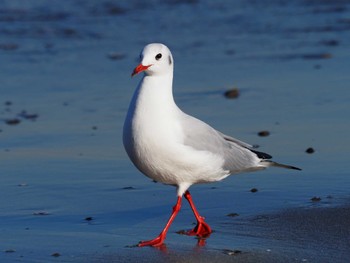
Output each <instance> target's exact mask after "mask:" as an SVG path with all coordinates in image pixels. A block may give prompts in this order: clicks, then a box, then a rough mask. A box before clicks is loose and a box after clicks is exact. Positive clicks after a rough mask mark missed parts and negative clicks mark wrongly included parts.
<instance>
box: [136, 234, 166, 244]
mask: <svg viewBox="0 0 350 263" xmlns="http://www.w3.org/2000/svg"><path fill="white" fill-rule="evenodd" d="M164 239H165V235H162V234H160V235H159V236H158V237H156V238H155V239H152V240H148V241H140V242H139V244H138V245H137V246H138V247H146V246H152V247H160V246H162V245H163V242H164Z"/></svg>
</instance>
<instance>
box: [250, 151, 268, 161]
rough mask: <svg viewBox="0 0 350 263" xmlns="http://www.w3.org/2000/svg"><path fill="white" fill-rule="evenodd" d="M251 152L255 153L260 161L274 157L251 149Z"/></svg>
mask: <svg viewBox="0 0 350 263" xmlns="http://www.w3.org/2000/svg"><path fill="white" fill-rule="evenodd" d="M249 150H250V151H251V152H253V153H255V154H256V155H257V156H258V157H259V158H260V159H271V158H272V156H271V155H270V154H267V153H263V152H259V151H255V150H252V149H249Z"/></svg>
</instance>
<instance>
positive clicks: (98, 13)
mask: <svg viewBox="0 0 350 263" xmlns="http://www.w3.org/2000/svg"><path fill="white" fill-rule="evenodd" d="M0 6H1V8H0V25H1V26H0V60H1V61H2V63H1V64H0V79H1V84H0V93H1V97H0V98H1V99H0V120H1V121H0V130H1V132H0V158H1V166H0V173H1V177H0V182H1V183H0V191H1V198H0V225H1V228H0V239H1V240H2V242H1V246H0V250H2V251H7V250H15V252H12V253H10V252H4V253H0V259H1V261H2V262H6V261H8V262H13V261H14V260H17V261H21V260H23V261H28V262H30V261H33V262H34V261H35V262H39V261H42V262H46V261H50V260H53V257H51V254H53V253H55V252H58V253H60V254H61V256H60V257H59V258H58V259H57V260H62V261H77V260H82V261H84V259H86V258H89V257H91V255H95V256H96V255H103V254H104V253H107V252H108V253H110V252H111V251H112V252H117V251H119V252H118V253H124V252H125V248H124V247H125V246H126V245H132V244H135V243H137V242H138V241H139V240H140V239H147V238H151V237H153V236H154V235H155V234H156V233H158V232H159V231H160V228H161V227H162V226H163V224H164V222H165V220H166V219H167V217H168V214H169V213H170V211H171V206H172V205H173V203H174V202H175V191H174V189H173V188H172V187H168V186H163V185H160V184H154V183H152V182H151V181H150V180H149V179H147V178H146V177H144V176H143V175H141V174H140V173H139V172H138V171H137V170H136V169H135V168H134V167H133V166H132V164H131V162H130V161H129V160H128V158H127V156H126V154H125V152H124V149H123V147H122V143H121V136H122V125H123V120H124V116H125V114H126V110H127V107H128V103H129V101H130V98H131V96H132V93H133V90H134V88H135V87H136V85H137V83H138V81H139V79H140V77H139V76H137V77H134V78H130V74H131V71H132V69H133V68H134V67H135V66H136V64H137V57H138V55H139V52H140V50H141V49H142V47H143V46H144V45H145V44H147V43H150V42H163V43H165V44H167V45H168V46H169V47H170V49H171V50H172V52H173V56H174V59H175V77H174V94H175V98H176V101H177V103H178V105H179V106H180V107H181V108H182V109H183V110H184V111H185V112H188V113H190V114H192V115H194V116H197V117H198V118H200V119H202V120H204V121H206V122H208V123H210V124H211V125H213V126H214V127H215V128H217V129H218V130H220V131H222V132H224V133H226V134H230V135H232V136H234V137H236V138H239V139H240V140H243V141H246V142H248V143H251V144H257V145H259V146H260V148H259V149H260V150H262V151H266V152H268V153H270V154H271V155H273V156H274V159H275V160H276V161H279V162H282V163H288V164H291V165H295V166H298V167H301V168H302V169H303V171H302V172H297V171H287V170H281V169H269V170H266V171H263V172H259V173H252V174H244V175H238V176H235V177H231V178H228V179H227V180H225V181H224V182H220V183H216V184H212V185H202V186H195V187H193V190H192V194H193V196H194V200H195V201H196V203H197V205H198V208H199V209H200V211H201V213H203V215H205V216H206V218H207V221H208V222H210V223H211V225H212V226H213V228H214V229H215V228H216V229H217V231H218V232H219V233H220V231H221V232H225V228H224V226H223V222H225V220H227V217H226V215H227V214H229V213H232V212H236V213H239V214H240V215H241V216H252V215H258V214H259V213H263V212H269V211H270V212H271V211H280V210H282V209H285V208H290V207H293V208H294V207H309V206H310V207H314V206H335V205H339V204H342V203H344V202H345V201H346V200H348V198H349V187H348V186H349V183H350V177H349V173H348V170H347V167H348V165H347V164H348V159H349V158H348V154H347V153H348V149H349V148H350V141H349V140H348V132H349V128H350V118H349V116H350V115H349V114H350V108H349V100H350V89H349V83H350V75H349V67H350V62H349V61H350V59H349V57H350V53H349V46H350V2H349V1H301V0H300V1H292V2H291V1H277V0H276V1H273V0H271V1H243V0H242V1H215V2H212V1H204V0H202V1H201V0H198V1H186V0H185V1H181V0H180V1H176V0H174V1H168V2H167V3H164V2H163V1H148V2H147V3H145V2H143V1H115V2H113V1H78V0H76V1H50V4H48V3H47V1H39V0H37V1H30V2H25V3H24V2H23V1H0ZM113 58H116V59H113ZM233 87H237V88H239V90H240V97H239V98H238V99H235V100H229V99H226V98H225V97H224V96H223V93H224V92H225V91H226V90H227V89H230V88H233ZM22 111H26V112H27V113H29V114H38V117H37V118H36V119H35V120H30V119H24V118H22V117H18V114H19V113H21V112H22ZM13 118H18V119H19V120H20V121H21V122H20V123H19V124H17V125H8V124H6V123H5V121H6V120H8V119H13ZM261 130H268V131H270V133H271V134H270V136H268V137H258V136H257V132H259V131H261ZM308 147H313V148H314V149H315V153H314V154H307V153H305V150H306V149H307V148H308ZM130 187H131V189H130ZM213 187H214V188H213ZM253 187H256V188H258V190H259V191H258V192H257V193H254V194H253V193H251V192H250V189H251V188H253ZM125 188H126V189H125ZM314 196H318V197H321V198H322V200H321V202H319V203H316V204H315V203H313V202H311V201H310V198H312V197H314ZM38 213H39V215H38ZM40 213H41V215H40ZM42 214H44V215H42ZM45 214H46V215H45ZM87 217H92V220H91V221H87V220H85V219H86V218H87ZM192 221H193V218H192V215H191V212H190V209H189V208H188V207H187V205H184V208H183V211H182V212H181V213H180V215H179V217H178V218H177V219H176V221H175V222H174V226H173V228H172V229H171V230H173V232H171V233H169V235H168V240H167V244H168V245H169V246H171V245H176V244H177V243H178V242H181V244H185V245H186V244H188V245H189V246H192V245H195V241H194V240H193V239H191V238H184V237H183V236H179V235H176V234H175V233H174V231H176V230H179V229H184V228H189V227H191V223H192ZM212 240H213V241H211V239H209V240H208V246H207V248H208V249H209V250H210V248H213V249H214V248H215V249H216V248H218V247H219V246H221V247H224V246H226V247H227V246H230V244H232V242H233V241H234V242H241V244H243V245H244V244H249V242H248V239H244V238H242V237H239V239H238V238H237V236H229V237H228V236H225V239H223V238H220V235H219V234H217V235H216V236H214V237H213V239H212ZM185 250H186V249H185ZM180 251H181V249H180Z"/></svg>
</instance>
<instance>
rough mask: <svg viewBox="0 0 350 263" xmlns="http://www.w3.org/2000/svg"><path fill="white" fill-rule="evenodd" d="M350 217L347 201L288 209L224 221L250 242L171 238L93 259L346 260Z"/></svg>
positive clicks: (236, 233)
mask: <svg viewBox="0 0 350 263" xmlns="http://www.w3.org/2000/svg"><path fill="white" fill-rule="evenodd" d="M349 218H350V207H349V206H340V207H314V208H294V209H288V210H285V211H282V212H279V213H274V214H261V215H257V216H254V217H249V218H243V219H238V220H234V221H233V222H230V223H229V222H225V223H223V225H222V229H221V231H224V232H225V235H235V236H238V237H242V238H243V239H248V240H254V241H253V242H254V243H255V245H253V246H242V245H241V244H240V242H238V244H234V243H233V244H231V245H230V246H227V247H222V248H218V247H212V246H211V245H210V244H209V245H206V246H203V247H202V246H200V245H198V244H197V245H195V243H196V241H195V240H193V247H192V248H191V247H190V246H183V245H181V244H174V243H171V244H170V245H164V246H163V247H161V248H136V247H134V248H125V249H123V250H122V251H119V252H118V253H115V254H113V253H112V254H107V255H99V256H96V257H94V256H92V258H93V261H92V262H121V261H122V262H126V261H129V262H164V261H165V262H339V263H340V262H347V259H348V258H349V257H350V239H349V237H350V226H349V222H350V221H349ZM227 229H230V231H227ZM213 235H219V233H215V232H214V233H213ZM183 238H188V237H183ZM170 242H171V241H170ZM208 242H209V243H210V241H208ZM248 242H249V241H248Z"/></svg>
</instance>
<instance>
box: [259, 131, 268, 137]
mask: <svg viewBox="0 0 350 263" xmlns="http://www.w3.org/2000/svg"><path fill="white" fill-rule="evenodd" d="M258 135H259V136H260V137H266V136H269V135H270V132H269V131H259V132H258Z"/></svg>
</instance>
